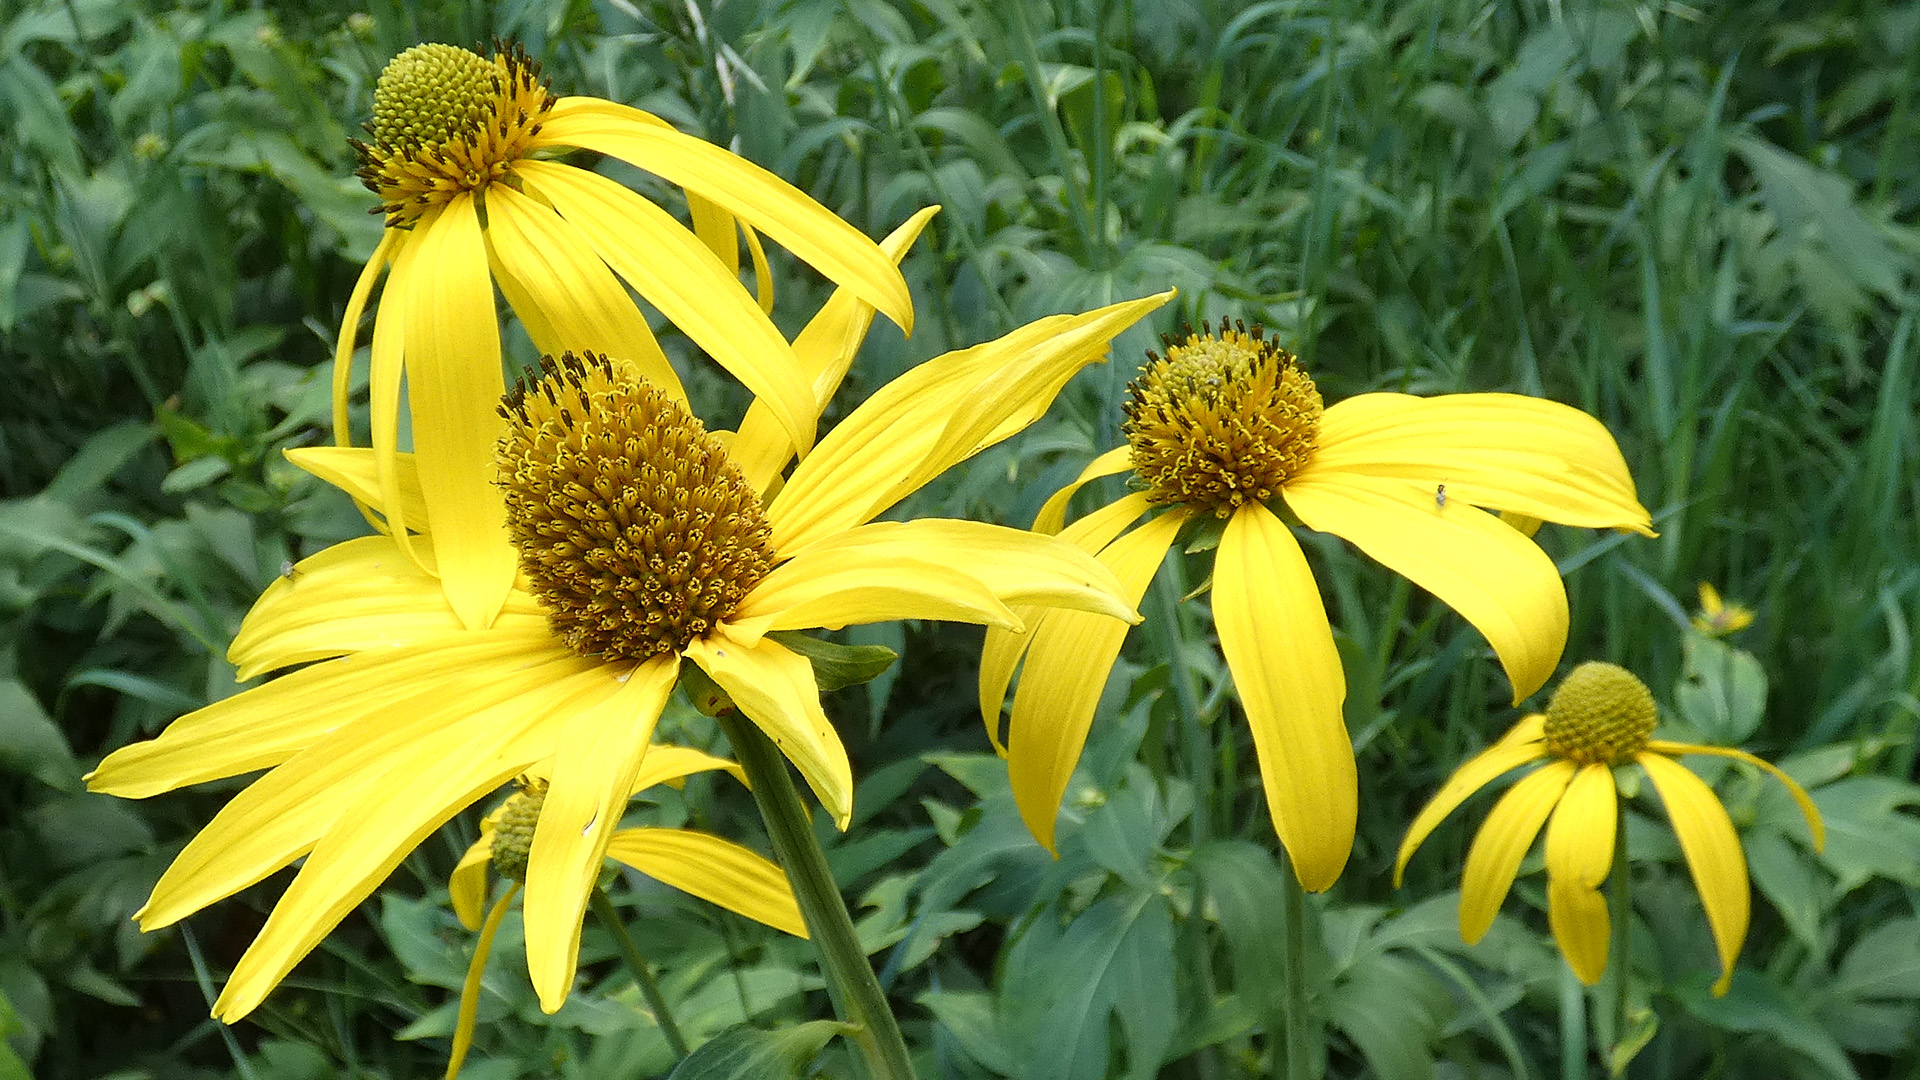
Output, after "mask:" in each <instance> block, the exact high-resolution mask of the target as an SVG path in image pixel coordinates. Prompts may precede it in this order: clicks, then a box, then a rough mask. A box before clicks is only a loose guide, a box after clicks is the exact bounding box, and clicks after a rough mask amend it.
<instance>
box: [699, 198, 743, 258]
mask: <svg viewBox="0 0 1920 1080" xmlns="http://www.w3.org/2000/svg"><path fill="white" fill-rule="evenodd" d="M686 194H687V217H689V218H691V219H692V220H693V235H695V236H697V237H699V238H700V242H701V243H703V244H705V245H707V250H708V251H711V252H713V255H714V258H716V259H719V260H720V265H721V266H724V267H726V268H727V272H728V273H729V274H733V275H735V276H736V277H737V276H739V273H740V228H739V226H738V225H737V224H735V223H734V220H733V215H732V214H729V213H727V212H726V211H725V210H723V209H721V208H720V206H719V205H718V204H717V203H715V202H714V201H713V200H712V199H707V198H703V197H701V196H699V195H695V194H694V193H692V192H690V191H689V192H687V193H686Z"/></svg>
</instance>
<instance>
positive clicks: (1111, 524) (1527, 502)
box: [980, 322, 1651, 891]
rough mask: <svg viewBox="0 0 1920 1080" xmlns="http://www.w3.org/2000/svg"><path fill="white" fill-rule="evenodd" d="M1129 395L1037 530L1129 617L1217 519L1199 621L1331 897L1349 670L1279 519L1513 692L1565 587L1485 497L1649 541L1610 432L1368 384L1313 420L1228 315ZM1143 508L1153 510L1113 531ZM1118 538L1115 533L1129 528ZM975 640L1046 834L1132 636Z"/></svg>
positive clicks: (989, 710)
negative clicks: (1165, 568) (1377, 585)
mask: <svg viewBox="0 0 1920 1080" xmlns="http://www.w3.org/2000/svg"><path fill="white" fill-rule="evenodd" d="M1149 359H1150V360H1151V361H1152V362H1151V363H1149V364H1148V365H1147V366H1146V367H1145V368H1143V369H1141V374H1140V376H1139V378H1137V379H1135V380H1134V382H1133V384H1132V386H1131V388H1130V391H1131V400H1130V401H1129V402H1128V404H1127V405H1126V422H1125V424H1124V425H1123V431H1124V433H1125V435H1126V438H1127V445H1125V446H1121V447H1118V448H1116V449H1114V450H1112V451H1109V452H1108V453H1105V454H1102V455H1101V456H1100V457H1098V458H1096V459H1094V461H1093V463H1092V464H1090V465H1088V466H1087V468H1086V470H1085V471H1084V472H1082V473H1081V474H1080V478H1079V479H1078V480H1076V481H1075V482H1074V483H1072V484H1069V485H1068V486H1066V487H1064V488H1062V489H1061V490H1060V491H1058V492H1056V493H1055V494H1054V496H1053V498H1052V499H1050V500H1048V502H1047V504H1046V505H1045V506H1044V507H1042V508H1041V511H1040V515H1039V518H1038V519H1037V520H1036V521H1035V522H1034V529H1035V531H1038V532H1046V533H1059V535H1060V536H1062V537H1063V538H1065V539H1068V540H1072V541H1074V542H1075V543H1078V544H1080V545H1081V546H1082V547H1084V548H1085V549H1086V550H1088V551H1091V552H1096V553H1098V555H1099V557H1100V561H1102V562H1104V563H1106V564H1107V565H1108V566H1109V567H1111V568H1112V569H1113V571H1114V573H1115V574H1116V575H1118V577H1119V578H1120V580H1121V581H1123V582H1124V583H1125V584H1126V586H1127V590H1128V591H1127V593H1126V594H1125V595H1126V596H1127V597H1128V598H1129V599H1130V600H1131V601H1132V602H1133V603H1134V604H1136V605H1138V604H1139V602H1140V598H1141V597H1142V595H1144V594H1145V592H1146V589H1147V586H1148V584H1149V583H1150V582H1151V581H1152V579H1153V575H1154V572H1155V571H1156V570H1157V569H1159V567H1160V565H1161V563H1162V562H1163V561H1164V559H1165V555H1166V550H1167V548H1168V546H1169V545H1171V544H1172V543H1173V542H1174V540H1175V538H1176V537H1177V536H1178V535H1179V534H1180V532H1181V530H1182V528H1183V527H1184V526H1185V525H1187V524H1188V523H1189V522H1190V521H1193V520H1196V519H1201V518H1204V517H1205V516H1207V515H1212V516H1215V517H1218V518H1224V519H1225V527H1224V530H1223V532H1222V533H1221V535H1220V538H1219V544H1218V546H1217V548H1216V550H1215V555H1214V570H1213V589H1212V592H1211V594H1210V599H1211V602H1212V606H1213V618H1214V626H1215V629H1216V630H1217V631H1218V632H1219V635H1220V649H1221V651H1222V652H1223V653H1225V654H1226V661H1227V667H1228V669H1229V670H1230V671H1231V672H1232V674H1233V680H1234V685H1235V686H1236V688H1237V689H1238V690H1239V696H1240V702H1241V705H1242V706H1243V707H1244V708H1245V710H1246V714H1247V723H1248V725H1249V726H1250V727H1252V729H1253V739H1254V748H1255V750H1256V752H1257V753H1258V755H1259V759H1260V775H1261V780H1262V782H1263V783H1264V785H1265V788H1266V795H1267V806H1268V809H1269V811H1270V812H1271V814H1272V817H1273V823H1274V828H1275V830H1276V831H1277V832H1278V833H1279V836H1280V841H1281V843H1282V844H1283V845H1285V847H1286V849H1287V852H1288V854H1289V855H1291V856H1292V859H1293V866H1294V871H1295V873H1296V874H1297V875H1298V877H1299V879H1300V882H1301V884H1302V885H1303V886H1304V887H1306V888H1307V889H1309V890H1312V891H1319V890H1322V889H1326V888H1328V887H1329V886H1331V885H1332V884H1333V882H1334V881H1335V879H1337V878H1338V877H1339V876H1340V871H1341V870H1342V868H1343V867H1345V865H1346V862H1347V856H1348V854H1349V853H1350V852H1351V851H1352V848H1353V835H1354V826H1355V820H1356V817H1357V815H1358V803H1359V794H1358V784H1359V781H1358V777H1357V775H1356V772H1355V768H1354V757H1353V744H1352V741H1351V739H1350V738H1349V736H1348V734H1347V728H1346V723H1345V721H1344V720H1343V719H1342V716H1341V708H1342V705H1343V702H1344V699H1345V697H1346V676H1345V673H1344V672H1343V671H1342V670H1341V666H1340V655H1339V653H1338V652H1337V651H1336V650H1335V648H1334V641H1333V632H1332V629H1331V628H1330V627H1329V625H1328V622H1327V615H1326V610H1325V608H1324V607H1323V606H1322V604H1321V601H1320V587H1319V585H1318V584H1317V583H1316V582H1315V581H1314V578H1313V572H1312V571H1311V570H1310V569H1309V568H1308V566H1307V560H1306V556H1305V554H1304V553H1303V552H1302V550H1301V547H1300V543H1299V541H1297V540H1296V539H1294V535H1293V530H1292V529H1291V528H1289V527H1288V524H1287V522H1286V521H1284V520H1282V518H1281V516H1280V512H1281V511H1282V508H1284V510H1286V511H1291V513H1292V514H1293V515H1296V516H1297V517H1298V519H1299V520H1300V521H1301V522H1303V523H1304V524H1305V525H1306V526H1307V527H1308V528H1311V529H1317V530H1320V531H1323V532H1329V533H1333V534H1334V535H1336V536H1339V537H1342V538H1344V539H1346V540H1348V541H1350V542H1352V543H1353V544H1354V545H1356V546H1357V547H1359V548H1360V550H1362V551H1364V552H1366V553H1367V554H1368V555H1370V556H1372V557H1373V558H1375V559H1377V560H1379V561H1380V562H1383V563H1385V564H1386V565H1387V566H1388V567H1390V568H1392V569H1394V570H1396V571H1398V572H1400V573H1401V574H1404V575H1406V576H1407V577H1408V578H1410V579H1412V580H1413V582H1414V583H1415V584H1418V585H1420V586H1421V587H1422V588H1424V589H1426V590H1427V591H1429V592H1431V593H1433V594H1434V595H1435V596H1438V597H1439V598H1440V599H1441V600H1443V601H1445V602H1446V603H1447V604H1449V605H1450V606H1452V607H1453V608H1454V610H1456V611H1458V612H1459V613H1460V614H1461V615H1463V616H1465V617H1466V619H1467V621H1469V622H1471V623H1472V624H1473V625H1474V626H1476V627H1478V628H1479V629H1480V631H1481V632H1482V633H1483V634H1485V635H1486V637H1487V640H1488V642H1490V643H1491V644H1492V645H1493V648H1494V651H1495V653H1496V654H1498V656H1499V658H1500V662H1501V664H1502V665H1504V666H1505V668H1506V671H1507V677H1508V679H1509V680H1510V681H1511V682H1512V684H1513V690H1514V700H1515V701H1519V700H1520V699H1521V698H1524V697H1526V696H1527V695H1528V694H1531V693H1533V692H1534V691H1535V690H1537V689H1539V687H1540V685H1541V684H1542V683H1544V682H1545V681H1546V679H1547V677H1548V676H1549V675H1550V674H1552V672H1553V668H1554V665H1555V664H1556V663H1558V662H1559V658H1560V652H1561V650H1562V649H1563V648H1564V647H1565V645H1566V636H1567V597H1566V592H1565V589H1564V588H1563V587H1562V585H1561V583H1560V574H1559V572H1558V571H1557V570H1556V569H1555V568H1554V564H1553V560H1552V559H1551V558H1549V557H1548V556H1547V554H1546V553H1545V552H1544V551H1542V550H1540V548H1539V547H1538V546H1537V545H1536V544H1534V542H1533V541H1532V540H1531V539H1529V538H1528V535H1527V534H1526V533H1525V532H1524V531H1523V529H1524V524H1521V523H1514V524H1510V523H1508V522H1507V521H1503V520H1502V519H1501V518H1500V517H1496V516H1495V515H1494V514H1490V513H1487V512H1486V511H1485V510H1482V509H1480V508H1481V507H1489V508H1493V509H1497V510H1503V511H1512V512H1515V513H1519V514H1524V515H1528V516H1530V517H1533V518H1538V519H1543V520H1546V521H1555V522H1560V523H1562V524H1568V525H1584V526H1589V527H1594V528H1626V529H1633V530H1636V531H1638V532H1643V533H1648V534H1649V535H1651V529H1650V528H1649V526H1650V524H1651V522H1650V519H1649V517H1648V514H1647V511H1646V508H1645V507H1642V506H1641V505H1640V503H1639V501H1638V500H1637V499H1636V498H1635V496H1634V488H1633V478H1632V476H1630V475H1629V474H1628V472H1627V465H1626V461H1625V460H1624V459H1623V458H1622V457H1621V456H1620V448H1619V447H1618V446H1617V445H1615V443H1614V441H1613V437H1612V436H1611V435H1609V434H1608V433H1607V430H1606V428H1604V427H1602V426H1601V425H1600V423H1599V422H1598V421H1596V420H1595V419H1593V418H1592V417H1590V416H1588V415H1586V414H1585V413H1583V412H1580V411H1579V410H1577V409H1572V408H1569V407H1567V406H1565V405H1560V404H1556V403H1554V402H1551V401H1542V400H1539V399H1537V398H1529V397H1522V396H1519V395H1515V394H1451V395H1447V396H1444V397H1437V398H1417V397H1412V396H1410V395H1407V394H1362V395H1360V396H1359V397H1355V398H1351V399H1348V400H1346V401H1342V402H1340V403H1338V404H1336V405H1334V406H1332V407H1330V408H1329V407H1325V406H1324V405H1323V402H1322V400H1321V397H1320V391H1319V389H1318V388H1317V387H1316V386H1315V385H1314V382H1313V380H1312V379H1311V378H1310V377H1309V376H1308V375H1307V373H1306V372H1305V370H1303V369H1302V368H1301V367H1300V365H1299V364H1298V362H1297V361H1296V360H1295V358H1294V356H1293V355H1292V354H1291V353H1289V352H1287V351H1286V350H1285V349H1282V348H1280V347H1279V346H1278V345H1275V344H1274V343H1272V342H1270V341H1267V340H1265V338H1264V336H1263V335H1262V333H1261V331H1260V330H1259V329H1258V328H1256V329H1255V330H1254V331H1253V332H1252V333H1247V332H1246V330H1245V328H1244V327H1241V328H1235V327H1230V326H1228V325H1227V324H1226V323H1224V322H1223V323H1222V324H1221V326H1220V328H1219V330H1218V331H1205V332H1202V333H1198V334H1190V335H1189V336H1188V337H1187V338H1186V339H1185V340H1183V341H1180V342H1178V343H1174V344H1171V345H1170V346H1169V348H1168V349H1167V355H1166V356H1165V357H1164V358H1158V357H1153V356H1152V354H1149ZM1128 470H1131V471H1132V474H1133V478H1134V480H1135V482H1136V487H1137V489H1138V490H1135V491H1134V492H1133V493H1131V494H1129V495H1126V496H1125V497H1123V498H1121V499H1119V500H1118V501H1116V502H1114V503H1112V504H1110V505H1108V506H1106V507H1104V508H1102V509H1099V510H1095V511H1093V512H1092V513H1090V514H1088V515H1086V516H1085V517H1083V518H1081V519H1079V520H1078V521H1076V522H1074V523H1073V524H1072V525H1070V526H1067V527H1066V528H1065V529H1064V530H1063V529H1062V524H1063V523H1064V521H1065V514H1066V507H1067V501H1068V500H1069V499H1070V498H1072V496H1073V494H1074V492H1076V491H1078V490H1079V489H1080V487H1081V486H1082V485H1084V484H1086V483H1087V482H1088V481H1090V480H1093V479H1095V478H1097V477H1102V476H1109V475H1112V474H1115V473H1120V472H1125V471H1128ZM1155 507H1164V508H1165V509H1164V511H1163V512H1162V513H1160V514H1159V515H1158V516H1157V517H1153V518H1150V519H1149V520H1148V521H1147V522H1146V523H1145V524H1142V525H1141V526H1140V527H1138V528H1136V529H1133V530H1132V531H1131V532H1128V531H1127V528H1128V526H1129V525H1131V524H1133V522H1134V521H1135V520H1137V519H1138V518H1140V517H1141V515H1143V514H1146V513H1148V512H1149V511H1150V510H1152V509H1154V508H1155ZM1123 534H1124V535H1123ZM1021 618H1022V621H1023V622H1025V623H1026V624H1027V625H1026V629H1025V631H1024V632H1015V631H1009V630H990V631H988V634H987V640H986V645H985V648H984V651H983V653H982V656H981V663H980V710H981V714H982V716H983V717H984V718H985V720H986V722H987V732H988V736H989V738H991V739H993V740H994V745H995V746H996V748H1000V743H999V731H998V729H999V720H1000V710H1001V704H1002V701H1003V699H1004V698H1005V696H1006V690H1007V686H1008V685H1009V683H1010V682H1011V680H1012V677H1013V672H1014V668H1015V667H1016V666H1018V665H1019V664H1020V663H1021V660H1022V658H1023V657H1024V658H1025V667H1024V669H1022V674H1021V677H1020V686H1019V690H1018V691H1017V692H1016V693H1015V695H1014V699H1013V709H1012V718H1011V720H1010V721H1009V723H1008V737H1007V744H1006V746H1005V747H1004V748H1000V749H1001V752H1002V753H1004V754H1005V755H1006V756H1007V758H1008V771H1009V773H1010V775H1011V777H1012V781H1013V791H1014V796H1015V798H1016V800H1017V801H1018V803H1019V806H1020V813H1021V816H1022V817H1023V818H1024V819H1025V821H1026V823H1027V827H1028V829H1030V830H1031V831H1032V832H1033V835H1034V837H1035V838H1036V839H1038V840H1039V841H1040V842H1041V843H1042V844H1043V845H1045V846H1046V847H1047V848H1049V849H1051V848H1052V847H1053V845H1054V819H1055V816H1056V814H1057V812H1058V810H1059V806H1060V800H1061V796H1062V795H1063V793H1064V792H1065V791H1066V786H1067V781H1068V779H1069V777H1071V776H1072V774H1073V768H1074V763H1075V762H1076V761H1078V760H1079V757H1080V751H1081V749H1082V747H1083V746H1084V745H1085V744H1086V739H1087V731H1088V728H1089V727H1090V726H1091V724H1092V722H1093V714H1094V707H1095V706H1096V705H1097V704H1098V702H1099V700H1100V694H1101V688H1102V686H1103V685H1104V684H1105V682H1106V679H1107V674H1108V672H1109V671H1110V670H1111V668H1112V667H1113V663H1114V660H1115V658H1116V657H1117V656H1118V655H1119V652H1120V646H1121V642H1122V641H1123V639H1124V638H1125V636H1126V631H1127V628H1126V627H1125V626H1124V625H1121V624H1118V623H1113V624H1112V625H1108V624H1107V622H1111V620H1108V621H1107V622H1102V621H1101V620H1098V619H1084V618H1080V617H1079V616H1077V615H1075V614H1073V613H1069V612H1054V613H1046V614H1041V613H1037V612H1032V613H1029V612H1023V613H1022V614H1021Z"/></svg>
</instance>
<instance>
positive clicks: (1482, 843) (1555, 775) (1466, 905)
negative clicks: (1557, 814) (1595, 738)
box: [1460, 761, 1577, 945]
mask: <svg viewBox="0 0 1920 1080" xmlns="http://www.w3.org/2000/svg"><path fill="white" fill-rule="evenodd" d="M1576 768H1577V766H1575V765H1574V763H1573V762H1571V761H1552V762H1549V763H1548V764H1547V766H1546V767H1545V768H1542V769H1539V770H1537V771H1535V772H1532V773H1529V774H1527V775H1526V776H1523V777H1521V778H1520V781H1519V783H1516V784H1514V785H1513V787H1511V788H1509V789H1507V793H1506V794H1505V795H1502V796H1500V801H1499V802H1497V803H1494V804H1493V812H1492V813H1490V814H1488V815H1487V823H1486V824H1485V825H1482V826H1480V832H1479V834H1478V835H1476V836H1475V837H1474V838H1473V846H1472V847H1471V848H1468V849H1467V866H1466V869H1465V870H1463V871H1461V874H1460V936H1461V938H1463V939H1465V941H1466V942H1467V944H1469V945H1471V944H1473V943H1475V942H1477V941H1479V940H1480V939H1481V938H1483V937H1485V936H1486V933H1487V929H1488V928H1489V927H1491V926H1492V925H1493V917H1494V916H1495V915H1497V914H1499V913H1500V904H1501V903H1502V902H1503V901H1505V900H1506V898H1507V890H1509V889H1511V888H1513V876H1514V875H1515V874H1517V873H1519V872H1520V860H1522V859H1524V858H1526V857H1527V849H1528V848H1530V847H1532V846H1533V838H1534V837H1536V836H1538V835H1540V826H1542V825H1544V824H1546V822H1547V815H1548V814H1549V813H1552V812H1553V805H1554V803H1556V802H1559V801H1560V794H1561V792H1563V791H1565V790H1566V789H1567V784H1568V783H1569V782H1570V781H1571V780H1572V779H1573V774H1574V771H1575V769H1576Z"/></svg>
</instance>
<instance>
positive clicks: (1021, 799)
mask: <svg viewBox="0 0 1920 1080" xmlns="http://www.w3.org/2000/svg"><path fill="white" fill-rule="evenodd" d="M1186 520H1187V513H1186V511H1184V510H1181V509H1174V510H1170V511H1168V512H1167V513H1164V514H1162V515H1160V516H1159V517H1157V518H1154V519H1153V520H1151V521H1149V522H1147V523H1146V524H1144V525H1142V526H1140V527H1139V528H1137V529H1135V530H1133V531H1132V532H1130V533H1128V534H1127V535H1125V536H1122V537H1121V538H1120V539H1118V540H1115V541H1114V542H1113V543H1112V544H1109V545H1108V546H1107V548H1106V550H1104V551H1102V552H1101V553H1100V561H1101V562H1103V563H1105V564H1106V565H1107V567H1108V568H1109V569H1111V570H1112V571H1113V572H1114V575H1115V576H1116V577H1118V578H1119V579H1120V585H1121V594H1120V596H1121V599H1123V600H1125V601H1126V602H1127V603H1129V604H1132V605H1134V606H1136V607H1137V606H1139V603H1140V598H1141V597H1142V596H1144V595H1145V594H1146V591H1147V586H1148V585H1149V584H1150V583H1151V582H1152V581H1153V574H1154V571H1156V570H1158V569H1159V568H1160V563H1161V561H1162V560H1163V559H1165V558H1166V553H1167V546H1168V545H1170V544H1172V543H1173V538H1174V537H1175V536H1176V535H1178V534H1179V532H1180V526H1181V525H1183V524H1185V523H1186ZM1126 637H1127V624H1126V623H1124V622H1121V621H1120V620H1118V619H1112V618H1108V617H1107V616H1104V615H1095V614H1092V613H1091V612H1085V611H1065V610H1055V611H1051V612H1049V613H1048V614H1047V617H1046V619H1045V621H1044V622H1042V623H1041V624H1040V626H1039V628H1038V629H1037V630H1035V631H1034V632H1033V644H1032V645H1031V646H1030V647H1029V648H1028V650H1027V663H1026V668H1025V669H1024V670H1023V671H1022V673H1021V676H1020V689H1019V690H1018V691H1016V692H1015V693H1014V695H1013V715H1012V718H1011V719H1010V720H1009V721H1008V724H1007V773H1008V777H1009V779H1010V780H1011V781H1012V784H1013V797H1014V801H1015V802H1016V803H1017V804H1018V805H1019V807H1020V818H1021V820H1023V821H1025V822H1026V823H1027V830H1028V831H1029V832H1031V833H1033V838H1034V839H1035V840H1038V841H1039V842H1040V846H1042V847H1044V848H1046V849H1047V850H1048V851H1053V850H1054V823H1055V818H1056V817H1058V815H1059V813H1060V799H1061V797H1062V796H1064V795H1065V794H1066V790H1067V781H1068V780H1070V779H1072V777H1073V767H1074V765H1075V764H1077V763H1078V762H1079V760H1080V751H1081V749H1082V748H1083V747H1084V746H1086V743H1087V731H1088V729H1089V728H1091V727H1092V726H1093V714H1094V710H1095V709H1096V708H1097V707H1098V706H1099V704H1100V693H1101V691H1102V690H1103V689H1104V688H1105V687H1106V684H1107V674H1108V673H1109V672H1110V671H1112V670H1113V662H1114V660H1115V659H1116V658H1117V657H1119V655H1120V645H1121V643H1122V642H1124V641H1125V640H1126Z"/></svg>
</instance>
